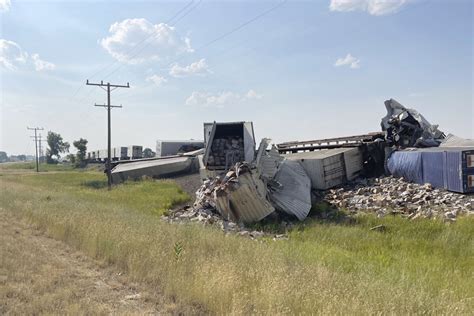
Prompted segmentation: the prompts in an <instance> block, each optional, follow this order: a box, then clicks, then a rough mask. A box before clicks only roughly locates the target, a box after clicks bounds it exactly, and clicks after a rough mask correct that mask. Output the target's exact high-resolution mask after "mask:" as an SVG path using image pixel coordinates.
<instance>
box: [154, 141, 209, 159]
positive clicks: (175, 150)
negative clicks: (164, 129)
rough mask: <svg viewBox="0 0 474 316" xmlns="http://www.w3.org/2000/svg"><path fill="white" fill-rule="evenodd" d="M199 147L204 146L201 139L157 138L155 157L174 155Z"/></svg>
mask: <svg viewBox="0 0 474 316" xmlns="http://www.w3.org/2000/svg"><path fill="white" fill-rule="evenodd" d="M201 148H204V142H203V141H202V140H157V141H156V157H167V156H174V155H177V154H179V153H185V152H190V151H195V150H198V149H201Z"/></svg>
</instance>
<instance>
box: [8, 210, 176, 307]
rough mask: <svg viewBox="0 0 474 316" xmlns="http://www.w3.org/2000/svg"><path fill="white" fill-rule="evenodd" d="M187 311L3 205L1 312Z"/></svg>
mask: <svg viewBox="0 0 474 316" xmlns="http://www.w3.org/2000/svg"><path fill="white" fill-rule="evenodd" d="M183 311H184V312H185V309H184V310H183V309H182V308H181V307H179V306H178V305H177V304H174V303H173V302H171V301H169V300H168V301H165V300H164V299H163V296H162V295H160V293H159V291H154V290H153V289H150V288H143V287H141V286H140V285H138V284H135V283H131V282H129V280H127V277H126V275H124V274H122V273H120V272H119V271H116V270H114V269H113V268H110V267H104V266H101V264H100V263H99V262H96V261H94V260H92V259H91V258H89V257H86V256H85V255H83V254H82V253H80V252H78V251H75V250H73V249H72V248H70V247H68V246H67V245H66V244H64V243H62V242H59V241H56V240H54V239H51V238H48V237H47V236H45V235H44V234H42V233H41V232H39V231H38V230H35V229H34V228H32V227H30V226H28V225H27V224H25V223H23V222H20V221H19V220H18V219H16V218H15V217H13V216H12V215H10V214H8V213H5V212H4V211H2V210H1V209H0V315H5V314H28V315H31V314H78V313H79V314H127V315H128V314H140V315H143V314H178V313H181V312H183Z"/></svg>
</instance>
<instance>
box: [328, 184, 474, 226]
mask: <svg viewBox="0 0 474 316" xmlns="http://www.w3.org/2000/svg"><path fill="white" fill-rule="evenodd" d="M324 200H325V201H327V202H328V203H330V204H331V205H334V206H336V207H338V208H344V209H346V210H347V211H349V212H351V213H357V212H375V213H376V214H377V215H378V216H385V215H387V214H396V213H398V214H401V215H404V216H407V217H408V218H411V219H413V218H418V217H425V218H432V217H438V218H445V219H447V220H452V221H454V220H455V219H456V216H457V215H459V214H471V215H472V214H474V208H473V207H474V205H473V201H472V199H471V198H470V197H469V196H466V195H462V194H457V193H452V192H448V191H444V190H439V189H434V188H433V187H432V186H431V185H430V184H424V185H419V184H415V183H408V182H406V181H405V180H404V179H403V178H394V177H391V176H390V177H383V178H375V179H364V180H361V181H358V182H356V183H355V184H354V185H350V186H349V185H348V186H345V187H344V188H340V189H331V190H328V191H326V192H325V194H324Z"/></svg>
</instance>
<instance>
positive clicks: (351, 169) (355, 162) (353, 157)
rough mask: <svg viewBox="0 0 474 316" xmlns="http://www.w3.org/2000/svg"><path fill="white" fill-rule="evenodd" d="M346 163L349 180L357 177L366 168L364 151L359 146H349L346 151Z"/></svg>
mask: <svg viewBox="0 0 474 316" xmlns="http://www.w3.org/2000/svg"><path fill="white" fill-rule="evenodd" d="M344 164H345V167H346V178H347V180H349V181H352V180H354V179H355V178H357V177H358V176H359V175H360V172H361V171H362V169H363V168H364V159H363V157H362V151H361V150H360V149H359V148H347V149H346V150H345V151H344Z"/></svg>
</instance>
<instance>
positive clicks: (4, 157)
mask: <svg viewBox="0 0 474 316" xmlns="http://www.w3.org/2000/svg"><path fill="white" fill-rule="evenodd" d="M31 158H32V157H31V156H26V155H11V156H8V154H7V153H6V152H5V151H0V163H2V162H14V161H26V160H28V159H29V160H31Z"/></svg>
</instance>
